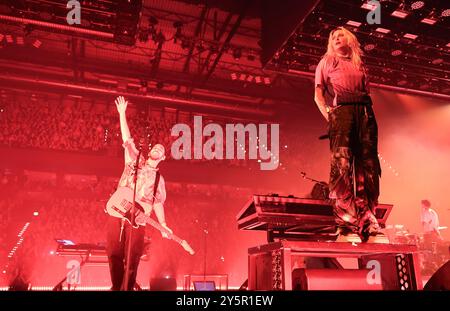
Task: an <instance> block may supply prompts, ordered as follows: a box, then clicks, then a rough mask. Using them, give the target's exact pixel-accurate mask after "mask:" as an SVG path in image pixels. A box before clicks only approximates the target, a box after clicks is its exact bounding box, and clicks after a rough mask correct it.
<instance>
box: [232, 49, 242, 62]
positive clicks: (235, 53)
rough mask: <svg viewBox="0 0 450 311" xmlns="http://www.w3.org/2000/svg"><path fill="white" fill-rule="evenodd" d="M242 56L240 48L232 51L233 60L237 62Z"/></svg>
mask: <svg viewBox="0 0 450 311" xmlns="http://www.w3.org/2000/svg"><path fill="white" fill-rule="evenodd" d="M241 56H242V50H241V49H240V48H236V49H234V50H233V57H234V59H235V60H239V59H240V58H241Z"/></svg>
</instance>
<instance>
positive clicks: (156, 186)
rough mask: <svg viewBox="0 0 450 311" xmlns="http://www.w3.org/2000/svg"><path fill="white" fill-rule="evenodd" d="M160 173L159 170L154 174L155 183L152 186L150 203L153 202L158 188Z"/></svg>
mask: <svg viewBox="0 0 450 311" xmlns="http://www.w3.org/2000/svg"><path fill="white" fill-rule="evenodd" d="M160 175H161V174H159V171H158V172H156V176H155V185H154V186H153V198H152V205H153V204H154V203H155V199H156V191H157V190H158V186H159V177H160Z"/></svg>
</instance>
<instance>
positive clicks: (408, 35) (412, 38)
mask: <svg viewBox="0 0 450 311" xmlns="http://www.w3.org/2000/svg"><path fill="white" fill-rule="evenodd" d="M403 37H404V38H406V39H411V40H416V39H417V35H413V34H412V33H405V34H404V36H403Z"/></svg>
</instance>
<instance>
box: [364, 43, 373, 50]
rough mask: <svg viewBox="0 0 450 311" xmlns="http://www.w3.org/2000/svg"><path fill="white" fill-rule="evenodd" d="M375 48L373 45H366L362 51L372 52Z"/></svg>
mask: <svg viewBox="0 0 450 311" xmlns="http://www.w3.org/2000/svg"><path fill="white" fill-rule="evenodd" d="M374 48H375V44H373V43H368V44H366V45H364V51H366V52H369V51H372V50H373V49H374Z"/></svg>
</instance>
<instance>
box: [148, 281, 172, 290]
mask: <svg viewBox="0 0 450 311" xmlns="http://www.w3.org/2000/svg"><path fill="white" fill-rule="evenodd" d="M150 290H154V291H176V290H177V280H176V279H175V278H152V279H151V280H150Z"/></svg>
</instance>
